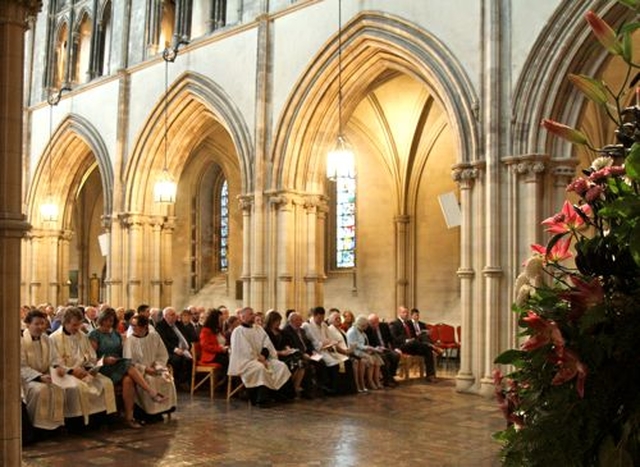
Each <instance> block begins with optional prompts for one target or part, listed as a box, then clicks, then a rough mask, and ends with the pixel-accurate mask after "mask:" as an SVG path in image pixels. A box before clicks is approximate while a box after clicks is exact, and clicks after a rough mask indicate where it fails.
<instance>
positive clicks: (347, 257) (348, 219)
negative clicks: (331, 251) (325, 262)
mask: <svg viewBox="0 0 640 467" xmlns="http://www.w3.org/2000/svg"><path fill="white" fill-rule="evenodd" d="M355 265H356V179H355V177H338V178H337V179H336V266H337V267H338V268H352V267H354V266H355Z"/></svg>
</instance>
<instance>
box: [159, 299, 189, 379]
mask: <svg viewBox="0 0 640 467" xmlns="http://www.w3.org/2000/svg"><path fill="white" fill-rule="evenodd" d="M180 326H181V323H180V322H179V321H178V314H177V313H176V310H175V308H173V307H170V306H168V307H166V308H165V309H164V310H162V321H160V322H159V323H158V324H157V325H156V331H157V332H158V334H160V337H161V338H162V342H164V345H165V347H166V348H167V353H168V354H169V364H170V365H171V367H172V368H173V377H174V379H175V381H176V385H177V386H179V387H181V389H187V386H188V384H189V381H190V377H191V365H192V356H191V352H189V343H188V342H187V339H186V338H185V337H184V334H183V333H182V331H181V329H180Z"/></svg>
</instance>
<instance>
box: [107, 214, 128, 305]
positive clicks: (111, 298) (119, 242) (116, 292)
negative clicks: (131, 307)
mask: <svg viewBox="0 0 640 467" xmlns="http://www.w3.org/2000/svg"><path fill="white" fill-rule="evenodd" d="M108 225H109V227H108V233H109V254H108V255H107V278H106V280H105V287H106V292H105V299H106V301H107V303H111V304H112V305H115V306H127V302H126V301H125V296H124V290H123V287H122V280H123V270H124V255H123V252H124V251H125V248H124V245H123V232H125V229H124V228H123V222H122V219H121V218H120V217H118V216H116V215H113V216H111V218H110V219H109V222H108ZM103 226H105V228H106V220H103Z"/></svg>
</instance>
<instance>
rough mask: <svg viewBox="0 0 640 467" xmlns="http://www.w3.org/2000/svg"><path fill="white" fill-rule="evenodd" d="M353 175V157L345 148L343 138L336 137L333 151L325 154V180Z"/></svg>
mask: <svg viewBox="0 0 640 467" xmlns="http://www.w3.org/2000/svg"><path fill="white" fill-rule="evenodd" d="M354 175H355V157H354V155H353V151H352V150H351V149H350V148H349V147H348V146H347V143H346V141H345V139H344V137H343V136H338V141H337V143H336V147H335V149H333V150H332V151H330V152H329V154H327V178H329V179H330V180H336V179H338V178H340V177H353V176H354Z"/></svg>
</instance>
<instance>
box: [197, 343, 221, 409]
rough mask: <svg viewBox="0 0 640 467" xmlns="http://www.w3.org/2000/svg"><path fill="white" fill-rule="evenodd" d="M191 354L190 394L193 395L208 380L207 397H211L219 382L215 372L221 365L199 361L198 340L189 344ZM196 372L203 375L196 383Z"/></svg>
mask: <svg viewBox="0 0 640 467" xmlns="http://www.w3.org/2000/svg"><path fill="white" fill-rule="evenodd" d="M191 355H192V356H193V363H192V365H191V395H192V396H193V393H194V392H195V390H196V389H198V388H199V387H200V386H202V385H203V384H204V383H206V382H207V381H209V397H210V398H211V399H213V393H214V390H215V388H216V387H217V386H218V385H219V384H220V383H216V376H217V374H216V373H217V372H218V371H219V370H221V369H222V365H220V364H219V363H203V362H201V361H200V343H199V342H194V343H193V344H191ZM198 373H204V374H205V375H204V376H203V377H202V378H201V379H200V381H198V382H197V383H196V379H197V375H198Z"/></svg>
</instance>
